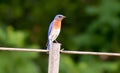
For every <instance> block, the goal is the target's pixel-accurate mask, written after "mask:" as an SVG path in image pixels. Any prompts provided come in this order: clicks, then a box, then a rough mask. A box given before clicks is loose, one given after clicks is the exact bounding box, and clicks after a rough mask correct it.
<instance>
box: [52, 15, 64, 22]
mask: <svg viewBox="0 0 120 73" xmlns="http://www.w3.org/2000/svg"><path fill="white" fill-rule="evenodd" d="M64 18H65V16H64V15H62V14H58V15H56V16H55V18H54V19H55V20H60V21H62V20H63V19H64Z"/></svg>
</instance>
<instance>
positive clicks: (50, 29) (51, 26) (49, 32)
mask: <svg viewBox="0 0 120 73" xmlns="http://www.w3.org/2000/svg"><path fill="white" fill-rule="evenodd" d="M53 24H54V23H53V21H52V22H51V23H50V26H49V30H48V37H49V35H50V34H51V31H52V28H53Z"/></svg>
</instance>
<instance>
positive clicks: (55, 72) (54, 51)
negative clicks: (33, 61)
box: [48, 43, 61, 73]
mask: <svg viewBox="0 0 120 73" xmlns="http://www.w3.org/2000/svg"><path fill="white" fill-rule="evenodd" d="M60 45H61V44H60V43H52V45H51V46H50V50H49V62H48V73H59V61H60Z"/></svg>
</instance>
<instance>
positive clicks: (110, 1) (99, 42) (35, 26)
mask: <svg viewBox="0 0 120 73" xmlns="http://www.w3.org/2000/svg"><path fill="white" fill-rule="evenodd" d="M56 14H63V15H65V16H66V17H67V18H66V19H64V20H63V23H62V30H61V33H60V36H59V37H58V39H57V40H58V41H59V42H60V43H62V47H63V48H65V50H80V51H98V52H117V53H120V1H119V0H63V1H62V0H0V46H1V47H22V48H23V47H24V48H46V42H47V31H48V27H49V24H50V22H51V21H52V20H53V18H54V16H55V15H56ZM47 67H48V55H47V54H43V53H33V52H32V53H28V52H27V53H26V52H10V51H0V73H47ZM60 73H120V57H112V56H111V57H109V56H91V55H64V54H62V55H61V61H60Z"/></svg>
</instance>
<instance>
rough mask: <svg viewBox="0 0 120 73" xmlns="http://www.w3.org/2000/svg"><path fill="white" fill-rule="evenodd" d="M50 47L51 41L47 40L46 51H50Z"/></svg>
mask: <svg viewBox="0 0 120 73" xmlns="http://www.w3.org/2000/svg"><path fill="white" fill-rule="evenodd" d="M50 45H51V41H50V40H48V42H47V50H50Z"/></svg>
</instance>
